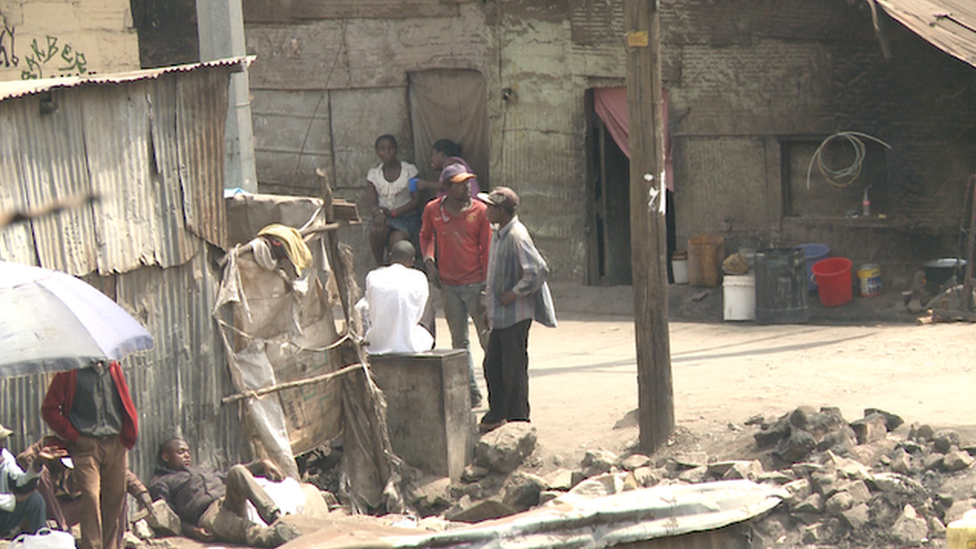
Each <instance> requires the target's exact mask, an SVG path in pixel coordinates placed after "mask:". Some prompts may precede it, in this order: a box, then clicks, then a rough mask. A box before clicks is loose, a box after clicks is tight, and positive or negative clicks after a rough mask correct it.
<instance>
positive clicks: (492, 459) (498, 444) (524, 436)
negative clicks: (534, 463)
mask: <svg viewBox="0 0 976 549" xmlns="http://www.w3.org/2000/svg"><path fill="white" fill-rule="evenodd" d="M535 442H536V430H535V427H533V426H532V424H530V423H526V422H524V421H512V422H509V423H506V424H505V425H502V426H501V427H499V428H497V429H495V430H493V431H490V432H488V433H485V434H484V435H482V436H481V439H480V440H478V445H477V446H476V447H475V452H474V461H475V464H476V465H480V466H481V467H487V468H488V469H491V470H492V471H497V472H499V473H510V472H512V471H514V470H515V468H516V467H518V466H519V465H520V464H521V463H522V460H524V459H525V457H526V456H528V455H529V454H531V453H532V450H534V449H535Z"/></svg>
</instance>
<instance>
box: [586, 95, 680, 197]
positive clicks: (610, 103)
mask: <svg viewBox="0 0 976 549" xmlns="http://www.w3.org/2000/svg"><path fill="white" fill-rule="evenodd" d="M661 99H662V100H663V101H664V105H662V106H661V112H662V117H661V118H662V124H663V125H664V182H665V184H666V185H667V186H668V190H670V191H674V167H673V166H672V163H671V134H670V132H669V131H668V91H667V90H661ZM593 110H595V111H596V114H597V116H599V117H600V120H602V121H603V124H604V125H605V126H606V127H607V131H608V132H610V136H611V137H613V142H614V143H616V144H617V146H618V147H620V150H621V151H623V153H624V154H625V155H627V158H630V141H629V140H630V135H629V133H628V130H627V127H628V119H627V88H596V89H594V90H593Z"/></svg>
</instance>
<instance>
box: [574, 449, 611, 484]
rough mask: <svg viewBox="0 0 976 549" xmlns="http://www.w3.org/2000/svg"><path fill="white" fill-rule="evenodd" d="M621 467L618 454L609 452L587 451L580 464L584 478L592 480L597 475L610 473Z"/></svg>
mask: <svg viewBox="0 0 976 549" xmlns="http://www.w3.org/2000/svg"><path fill="white" fill-rule="evenodd" d="M619 465H620V458H619V457H617V454H614V453H613V452H610V451H607V450H587V451H586V454H584V455H583V460H582V461H581V462H580V470H581V471H582V472H583V477H585V478H590V477H593V476H596V475H602V474H605V473H609V472H611V471H613V470H614V469H616V468H618V467H619Z"/></svg>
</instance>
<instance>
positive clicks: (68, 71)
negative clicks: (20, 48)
mask: <svg viewBox="0 0 976 549" xmlns="http://www.w3.org/2000/svg"><path fill="white" fill-rule="evenodd" d="M24 62H25V65H24V67H23V70H22V71H21V73H20V77H21V78H22V79H24V80H31V79H34V78H52V77H55V76H80V75H82V74H86V73H87V72H88V60H87V59H85V54H84V53H82V52H80V51H76V50H75V49H74V48H72V47H71V44H61V45H59V44H58V39H57V37H55V36H50V35H48V36H45V37H44V40H42V41H40V42H38V40H37V38H35V39H33V40H31V43H30V47H29V48H28V51H27V52H26V53H25V54H24Z"/></svg>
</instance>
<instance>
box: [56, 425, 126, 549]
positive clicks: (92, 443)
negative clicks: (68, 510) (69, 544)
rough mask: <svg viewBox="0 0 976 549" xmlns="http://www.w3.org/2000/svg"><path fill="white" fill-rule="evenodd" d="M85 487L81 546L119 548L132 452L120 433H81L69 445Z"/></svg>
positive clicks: (81, 485) (78, 483) (77, 476)
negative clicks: (127, 463)
mask: <svg viewBox="0 0 976 549" xmlns="http://www.w3.org/2000/svg"><path fill="white" fill-rule="evenodd" d="M68 452H69V453H70V454H71V460H72V461H74V464H75V471H74V478H75V485H76V486H77V487H78V489H79V490H81V497H80V498H79V499H80V500H81V516H80V517H79V519H80V523H81V545H80V549H119V540H120V539H121V536H120V535H119V515H121V514H122V509H123V505H124V504H125V470H126V463H125V462H126V458H127V457H128V452H127V451H126V449H125V446H122V442H121V441H120V440H119V437H118V436H112V437H102V438H96V437H87V436H81V437H78V440H77V442H75V443H73V444H71V445H70V446H69V447H68Z"/></svg>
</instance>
